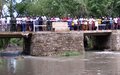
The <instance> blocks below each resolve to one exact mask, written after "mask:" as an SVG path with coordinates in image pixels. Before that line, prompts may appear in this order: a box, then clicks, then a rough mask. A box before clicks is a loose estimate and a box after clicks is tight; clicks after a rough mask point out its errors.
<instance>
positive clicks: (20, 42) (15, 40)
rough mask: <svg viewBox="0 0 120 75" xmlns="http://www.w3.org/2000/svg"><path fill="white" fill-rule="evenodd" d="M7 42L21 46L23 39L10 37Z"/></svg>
mask: <svg viewBox="0 0 120 75" xmlns="http://www.w3.org/2000/svg"><path fill="white" fill-rule="evenodd" d="M9 44H11V45H17V46H23V39H22V38H11V39H10V42H9Z"/></svg>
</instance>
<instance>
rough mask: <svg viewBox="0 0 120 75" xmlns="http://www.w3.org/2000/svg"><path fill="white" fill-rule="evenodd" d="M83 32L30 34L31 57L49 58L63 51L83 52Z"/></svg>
mask: <svg viewBox="0 0 120 75" xmlns="http://www.w3.org/2000/svg"><path fill="white" fill-rule="evenodd" d="M83 39H84V36H83V32H59V33H58V32H39V33H33V34H32V41H31V55H34V56H39V55H40V56H41V55H43V56H49V55H52V54H56V53H59V52H64V51H79V52H81V53H83V52H84V44H83Z"/></svg>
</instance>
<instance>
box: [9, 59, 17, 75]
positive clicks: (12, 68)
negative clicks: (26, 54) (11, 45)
mask: <svg viewBox="0 0 120 75" xmlns="http://www.w3.org/2000/svg"><path fill="white" fill-rule="evenodd" d="M8 71H9V72H11V73H12V74H15V72H16V60H15V59H8Z"/></svg>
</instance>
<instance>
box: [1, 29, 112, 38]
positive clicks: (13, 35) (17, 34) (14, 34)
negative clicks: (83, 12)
mask: <svg viewBox="0 0 120 75" xmlns="http://www.w3.org/2000/svg"><path fill="white" fill-rule="evenodd" d="M71 32H82V33H83V34H84V35H108V34H111V33H112V30H98V31H70V32H62V33H71ZM33 33H36V32H0V37H11V38H17V37H25V36H28V35H30V34H33ZM39 33H49V32H43V31H42V32H39ZM50 33H61V32H50Z"/></svg>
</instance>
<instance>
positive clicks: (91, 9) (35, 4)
mask: <svg viewBox="0 0 120 75" xmlns="http://www.w3.org/2000/svg"><path fill="white" fill-rule="evenodd" d="M7 1H10V0H7ZM119 8H120V0H22V2H20V3H17V4H15V5H14V9H15V10H16V11H17V13H18V14H19V15H35V16H37V15H46V16H67V15H68V14H69V15H71V16H85V15H86V16H91V15H92V16H96V17H99V16H118V15H119V14H120V9H119Z"/></svg>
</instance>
